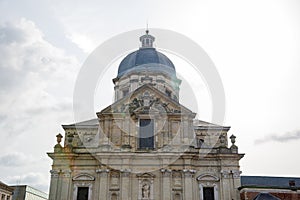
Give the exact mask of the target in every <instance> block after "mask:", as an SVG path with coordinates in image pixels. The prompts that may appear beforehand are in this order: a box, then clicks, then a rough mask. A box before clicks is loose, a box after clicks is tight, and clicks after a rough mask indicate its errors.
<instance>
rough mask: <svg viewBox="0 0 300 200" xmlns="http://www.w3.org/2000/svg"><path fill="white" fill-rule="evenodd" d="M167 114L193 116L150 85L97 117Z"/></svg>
mask: <svg viewBox="0 0 300 200" xmlns="http://www.w3.org/2000/svg"><path fill="white" fill-rule="evenodd" d="M149 112H152V113H162V112H164V113H168V114H184V115H186V114H191V115H193V116H195V113H193V112H192V111H191V110H189V109H188V108H186V107H184V106H183V105H181V104H180V103H178V102H177V101H175V100H173V99H171V98H170V97H168V96H167V95H166V94H164V93H162V92H161V91H159V90H158V89H156V88H154V87H153V86H151V85H150V84H145V85H143V86H141V87H140V88H138V89H136V90H135V91H133V92H132V93H130V94H128V95H127V96H126V97H124V98H122V99H120V100H118V101H116V102H115V103H113V104H112V105H110V106H108V107H106V108H105V109H103V110H102V111H101V112H99V113H97V115H102V114H110V113H129V114H130V115H134V114H137V113H140V114H141V113H149Z"/></svg>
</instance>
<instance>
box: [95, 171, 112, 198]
mask: <svg viewBox="0 0 300 200" xmlns="http://www.w3.org/2000/svg"><path fill="white" fill-rule="evenodd" d="M96 172H97V173H99V175H98V176H99V177H100V189H99V195H98V200H102V199H108V174H109V169H98V170H97V171H96Z"/></svg>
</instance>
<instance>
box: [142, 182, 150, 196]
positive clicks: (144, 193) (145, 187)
mask: <svg viewBox="0 0 300 200" xmlns="http://www.w3.org/2000/svg"><path fill="white" fill-rule="evenodd" d="M142 197H143V199H148V198H150V186H149V184H147V183H145V184H144V185H143V187H142Z"/></svg>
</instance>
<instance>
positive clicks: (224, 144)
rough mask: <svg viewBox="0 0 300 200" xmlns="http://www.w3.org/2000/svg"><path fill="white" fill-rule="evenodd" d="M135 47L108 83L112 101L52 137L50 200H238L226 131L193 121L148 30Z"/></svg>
mask: <svg viewBox="0 0 300 200" xmlns="http://www.w3.org/2000/svg"><path fill="white" fill-rule="evenodd" d="M140 41H141V47H140V48H139V49H138V50H136V51H134V52H132V53H130V54H129V55H127V56H126V57H125V58H124V59H123V60H122V62H121V63H120V65H119V69H118V74H117V77H116V78H114V79H113V83H114V91H115V101H114V102H113V103H112V104H111V105H110V106H108V107H106V108H105V109H103V110H102V111H100V112H98V113H96V118H95V119H91V120H87V121H83V122H79V123H75V124H70V125H63V129H64V131H65V133H64V135H61V134H58V135H57V144H56V145H55V147H54V151H53V152H50V153H48V155H49V157H50V158H51V159H52V160H53V165H52V170H51V184H50V192H49V199H50V200H102V199H111V200H127V199H128V200H131V199H135V200H232V199H234V200H237V199H240V194H239V191H238V188H239V187H240V186H241V179H240V168H239V160H240V159H241V158H242V157H243V154H239V153H238V148H237V146H236V145H235V136H234V135H231V137H230V138H229V135H228V132H229V129H230V127H227V126H221V125H216V124H212V123H208V122H204V121H201V120H197V119H195V116H196V113H194V112H192V111H191V110H189V109H188V108H186V107H185V106H184V105H181V104H180V101H179V100H180V99H179V92H180V83H181V80H180V79H178V78H177V76H176V69H175V66H174V64H173V63H172V61H171V60H170V59H169V58H168V57H167V56H165V55H164V54H162V53H160V52H158V51H157V50H156V49H155V48H154V47H153V43H154V41H155V38H154V37H153V36H151V35H150V34H149V32H148V30H147V31H146V34H145V35H143V36H141V37H140ZM62 138H64V144H63V145H62V144H60V143H61V141H62Z"/></svg>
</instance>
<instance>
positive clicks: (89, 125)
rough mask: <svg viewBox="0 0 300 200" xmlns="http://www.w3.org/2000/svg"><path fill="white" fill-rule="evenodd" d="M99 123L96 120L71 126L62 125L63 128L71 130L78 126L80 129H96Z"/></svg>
mask: <svg viewBox="0 0 300 200" xmlns="http://www.w3.org/2000/svg"><path fill="white" fill-rule="evenodd" d="M98 125H99V121H98V118H94V119H90V120H86V121H82V122H77V123H73V124H68V125H62V127H63V128H72V127H74V126H76V128H79V127H80V126H82V127H98Z"/></svg>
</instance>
